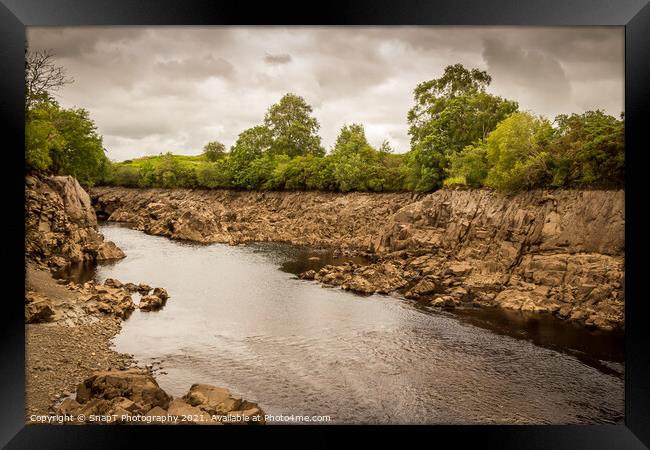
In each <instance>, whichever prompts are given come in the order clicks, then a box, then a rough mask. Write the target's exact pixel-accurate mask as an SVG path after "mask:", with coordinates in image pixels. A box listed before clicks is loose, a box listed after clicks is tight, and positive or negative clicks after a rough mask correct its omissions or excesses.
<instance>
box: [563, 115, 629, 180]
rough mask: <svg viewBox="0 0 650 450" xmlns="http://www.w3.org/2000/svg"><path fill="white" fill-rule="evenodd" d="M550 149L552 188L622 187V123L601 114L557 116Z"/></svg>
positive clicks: (623, 176)
mask: <svg viewBox="0 0 650 450" xmlns="http://www.w3.org/2000/svg"><path fill="white" fill-rule="evenodd" d="M555 123H556V125H557V132H556V135H555V139H554V140H553V143H552V145H551V152H552V155H553V163H554V169H553V174H552V184H553V185H555V186H567V185H589V184H596V185H601V186H623V185H624V184H625V126H624V121H623V120H622V119H621V120H618V119H616V118H615V117H612V116H610V115H607V114H605V113H603V112H602V111H587V112H585V113H584V114H571V115H570V116H569V115H560V116H557V117H556V118H555Z"/></svg>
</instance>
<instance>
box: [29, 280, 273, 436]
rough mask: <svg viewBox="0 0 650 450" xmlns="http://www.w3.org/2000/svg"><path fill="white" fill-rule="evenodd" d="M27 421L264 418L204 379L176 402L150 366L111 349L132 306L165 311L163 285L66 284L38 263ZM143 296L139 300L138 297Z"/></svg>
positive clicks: (213, 421)
mask: <svg viewBox="0 0 650 450" xmlns="http://www.w3.org/2000/svg"><path fill="white" fill-rule="evenodd" d="M26 281H27V282H26V290H27V292H26V296H25V298H26V308H25V314H26V317H25V319H26V322H27V325H26V366H27V367H26V369H27V370H26V372H27V379H26V393H27V395H26V398H27V404H26V420H27V422H28V423H29V422H35V423H42V422H44V421H45V419H44V417H56V418H60V417H62V416H69V417H83V419H79V420H76V419H68V420H69V421H70V422H73V423H78V422H83V423H91V422H92V423H144V424H148V423H180V422H193V423H207V424H223V423H235V424H236V423H250V424H259V423H264V412H263V411H262V409H261V408H259V407H258V405H257V404H255V403H251V402H247V401H245V400H243V399H241V398H240V397H237V396H235V395H233V394H231V393H230V391H228V390H227V389H223V388H218V387H215V386H209V385H203V384H197V385H193V386H192V387H191V389H190V391H189V392H188V393H187V395H185V396H184V397H183V398H181V399H173V398H172V397H171V396H169V395H168V394H166V393H165V392H164V391H163V390H162V389H161V388H160V387H159V386H158V384H157V382H156V380H155V378H154V376H153V374H152V372H151V370H150V369H151V368H147V367H144V368H143V367H137V362H136V361H135V360H134V359H133V357H132V355H127V354H122V353H117V352H115V351H114V350H112V349H111V339H112V338H113V337H114V336H115V335H116V334H117V333H118V332H119V331H120V329H121V322H122V320H124V319H126V318H127V317H128V316H129V315H130V314H131V312H132V311H133V310H135V309H136V308H139V309H140V310H141V311H152V310H156V309H160V308H161V307H163V306H164V304H165V302H166V301H167V300H168V299H169V294H168V293H167V291H166V290H165V289H163V288H152V287H151V286H147V285H146V284H144V283H140V284H137V285H136V284H133V283H121V282H120V281H119V280H114V279H108V280H106V281H105V282H104V284H96V283H94V282H87V283H84V284H83V285H81V284H75V283H65V284H64V283H62V282H61V280H59V281H57V280H54V279H53V278H52V277H51V275H50V274H49V273H48V272H46V271H44V270H39V269H36V268H33V267H28V268H27V280H26ZM134 293H138V294H140V295H141V299H140V301H139V303H138V304H137V305H136V304H135V303H134V302H133V300H132V298H131V295H132V294H134Z"/></svg>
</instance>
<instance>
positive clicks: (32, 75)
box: [25, 50, 73, 110]
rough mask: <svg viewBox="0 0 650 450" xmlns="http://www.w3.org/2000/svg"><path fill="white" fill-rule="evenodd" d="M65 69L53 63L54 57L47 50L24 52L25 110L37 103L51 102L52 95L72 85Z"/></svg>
mask: <svg viewBox="0 0 650 450" xmlns="http://www.w3.org/2000/svg"><path fill="white" fill-rule="evenodd" d="M72 82H73V80H72V78H69V77H68V76H67V75H66V73H65V69H63V68H62V67H60V66H57V65H56V64H55V63H54V55H53V54H52V53H51V52H50V51H48V50H37V51H26V58H25V102H26V106H27V110H29V109H30V108H31V107H32V105H33V104H34V103H37V102H51V101H53V93H54V92H56V91H58V90H59V89H61V87H63V86H64V85H66V84H69V83H72Z"/></svg>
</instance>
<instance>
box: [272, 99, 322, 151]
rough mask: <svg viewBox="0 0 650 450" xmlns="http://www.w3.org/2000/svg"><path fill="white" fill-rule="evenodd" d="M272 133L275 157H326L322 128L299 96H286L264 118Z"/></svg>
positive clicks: (310, 108) (309, 107) (310, 109)
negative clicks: (321, 135) (322, 140)
mask: <svg viewBox="0 0 650 450" xmlns="http://www.w3.org/2000/svg"><path fill="white" fill-rule="evenodd" d="M264 126H265V127H266V128H268V130H269V132H270V134H271V147H270V151H271V153H272V154H274V155H287V156H289V157H290V158H293V157H295V156H306V155H317V156H322V155H323V154H325V151H324V149H323V148H322V147H321V139H320V136H319V135H318V130H319V128H320V125H319V124H318V121H317V120H316V118H315V117H313V116H312V107H311V106H310V105H309V104H307V102H306V101H305V99H303V98H302V97H300V96H297V95H295V94H291V93H289V94H286V95H284V97H282V99H280V101H279V102H278V103H276V104H275V105H273V106H271V107H270V108H269V110H268V111H267V113H266V116H265V117H264Z"/></svg>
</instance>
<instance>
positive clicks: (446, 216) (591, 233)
mask: <svg viewBox="0 0 650 450" xmlns="http://www.w3.org/2000/svg"><path fill="white" fill-rule="evenodd" d="M90 194H91V199H92V204H93V206H94V207H95V209H96V211H97V214H98V215H101V216H103V217H105V218H107V219H108V220H111V221H119V222H130V223H132V225H133V226H134V227H135V228H136V229H138V230H142V231H145V232H147V233H150V234H155V235H162V236H167V237H170V238H173V239H185V240H191V241H195V242H203V243H209V242H222V243H229V244H238V243H245V242H252V241H284V242H291V243H294V244H302V245H310V246H317V247H330V248H335V249H337V250H340V251H342V252H351V251H352V252H358V253H364V254H370V255H372V258H371V259H372V261H373V262H372V263H370V264H368V265H355V264H350V263H348V264H341V265H330V266H326V267H324V268H322V269H321V270H320V271H319V272H313V273H305V274H303V275H302V277H303V278H307V279H315V280H317V281H319V282H321V283H324V284H329V285H335V286H340V287H342V288H344V289H349V290H352V291H356V292H359V293H363V294H371V293H374V292H378V293H390V292H397V293H401V294H403V295H405V296H406V297H408V298H412V299H414V300H417V301H421V302H426V303H430V304H432V305H434V306H440V307H458V306H463V305H473V306H483V307H502V308H509V309H517V310H524V311H534V312H539V313H548V314H554V315H556V316H557V317H559V318H562V319H567V320H573V321H579V322H581V323H584V324H585V325H587V326H593V327H598V328H601V329H605V330H610V329H613V328H620V327H624V322H625V320H624V297H625V295H624V292H625V289H624V286H625V277H624V260H625V235H624V224H625V207H624V206H625V205H624V192H623V191H593V190H592V191H589V190H536V191H529V192H525V193H521V194H519V195H516V196H511V197H506V196H503V195H500V194H497V193H494V192H492V191H490V190H487V189H480V190H467V189H443V190H440V191H437V192H434V193H431V194H426V195H422V194H411V193H396V194H364V193H350V194H336V193H319V192H236V191H223V190H212V191H208V190H189V189H173V190H164V189H129V188H111V187H97V188H93V189H91V191H90Z"/></svg>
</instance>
